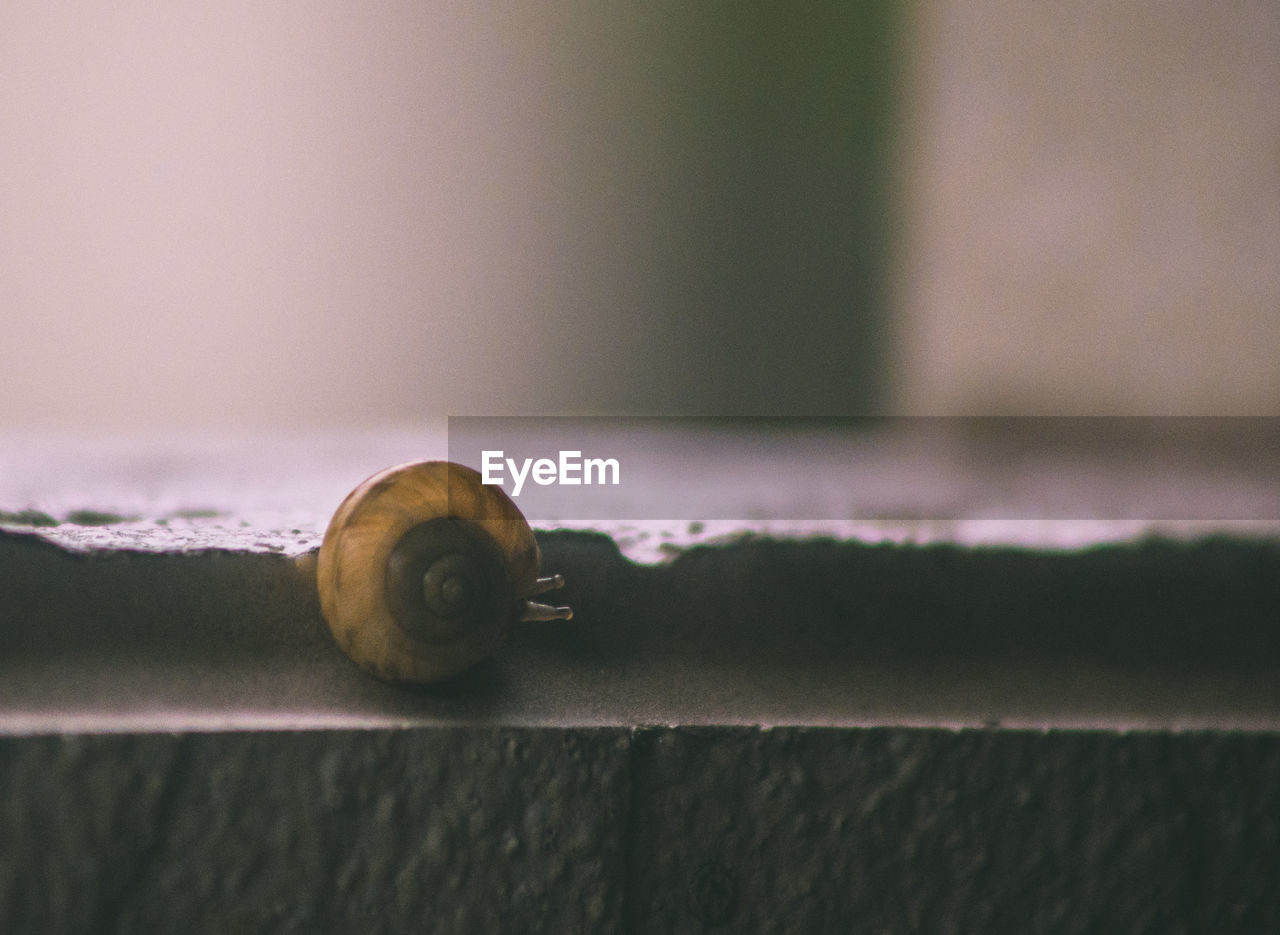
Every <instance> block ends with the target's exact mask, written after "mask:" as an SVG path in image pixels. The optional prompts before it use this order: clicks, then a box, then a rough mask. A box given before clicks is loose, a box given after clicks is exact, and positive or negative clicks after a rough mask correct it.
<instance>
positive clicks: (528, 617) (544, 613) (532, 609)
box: [520, 601, 573, 623]
mask: <svg viewBox="0 0 1280 935" xmlns="http://www.w3.org/2000/svg"><path fill="white" fill-rule="evenodd" d="M572 619H573V609H572V608H569V607H552V606H551V605H550V604H539V603H537V602H535V601H525V602H524V607H523V608H522V609H521V611H520V622H521V623H541V622H542V621H544V620H572Z"/></svg>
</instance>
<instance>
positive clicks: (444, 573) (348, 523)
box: [316, 461, 573, 683]
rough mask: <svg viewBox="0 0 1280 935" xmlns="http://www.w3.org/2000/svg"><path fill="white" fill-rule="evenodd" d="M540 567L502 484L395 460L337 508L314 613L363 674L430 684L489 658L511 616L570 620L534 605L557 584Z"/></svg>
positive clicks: (321, 558)
mask: <svg viewBox="0 0 1280 935" xmlns="http://www.w3.org/2000/svg"><path fill="white" fill-rule="evenodd" d="M541 560H542V554H541V552H540V551H539V549H538V543H537V540H535V539H534V537H533V530H532V529H530V528H529V524H528V522H526V521H525V518H524V516H523V514H521V512H520V510H519V508H518V507H517V506H516V505H515V503H513V502H512V500H511V498H510V497H508V496H507V495H506V494H505V493H504V492H503V491H502V489H501V488H500V487H496V486H493V485H486V484H483V483H481V479H480V475H479V474H478V473H477V472H476V471H473V470H472V469H471V468H468V467H464V466H463V465H460V464H454V463H452V462H449V461H417V462H412V463H409V464H401V465H398V466H396V467H391V468H387V469H386V470H384V471H381V472H379V473H377V474H375V475H373V476H372V477H370V478H369V479H368V480H366V481H365V482H364V483H362V484H361V485H360V486H358V487H357V488H356V489H355V490H353V491H351V493H350V494H348V495H347V498H346V499H345V500H343V501H342V504H341V505H340V506H339V507H338V510H337V512H336V513H334V515H333V519H332V520H331V521H330V523H329V528H328V530H327V531H326V532H325V536H324V541H323V543H322V544H321V546H320V552H319V555H318V556H317V560H316V584H317V587H318V589H319V592H320V610H321V613H322V614H323V616H324V619H325V622H326V623H328V625H329V630H330V631H331V632H332V633H333V637H334V639H335V640H336V641H337V643H338V645H339V646H340V647H341V648H342V649H343V651H344V652H346V654H347V655H348V656H350V657H351V658H352V659H353V660H354V661H355V662H356V663H358V664H359V665H360V666H361V667H362V668H364V669H366V670H367V671H369V672H371V673H373V674H374V675H376V676H378V677H379V678H382V679H385V680H387V681H391V682H413V683H427V682H435V681H439V680H441V679H446V678H448V677H450V676H452V675H456V674H457V673H459V672H462V671H464V670H465V669H468V668H470V667H471V666H472V665H474V664H475V663H477V662H479V661H480V660H481V659H484V658H486V657H488V656H490V655H492V654H493V652H494V651H495V650H496V649H497V648H498V646H499V645H501V643H502V642H503V640H504V639H505V638H506V636H507V634H508V633H509V631H510V630H511V628H512V626H513V625H514V624H515V623H517V622H518V621H534V620H568V619H570V618H571V617H572V615H573V612H572V611H571V610H570V609H569V608H568V607H551V606H548V605H545V604H538V603H535V602H534V601H532V600H531V598H533V597H535V596H537V595H538V594H542V593H544V592H546V591H550V590H553V589H555V588H559V587H562V586H563V585H564V578H563V577H562V576H560V575H552V576H550V577H544V578H540V577H538V571H539V565H540V564H541Z"/></svg>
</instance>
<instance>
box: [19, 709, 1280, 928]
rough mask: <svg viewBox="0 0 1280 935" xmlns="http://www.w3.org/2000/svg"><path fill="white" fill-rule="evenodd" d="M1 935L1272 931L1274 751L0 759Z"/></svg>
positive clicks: (987, 745) (300, 740) (279, 742)
mask: <svg viewBox="0 0 1280 935" xmlns="http://www.w3.org/2000/svg"><path fill="white" fill-rule="evenodd" d="M0 803H3V804H2V805H0V842H3V843H2V844H0V926H3V928H4V930H5V931H41V932H48V933H61V932H68V933H69V932H77V933H78V932H84V931H104V932H110V931H173V930H178V929H182V930H184V931H191V932H226V931H236V932H246V933H252V932H271V933H283V932H315V931H361V932H403V931H414V930H428V931H432V932H439V933H451V932H476V931H547V932H564V931H592V932H603V933H608V932H620V933H621V932H629V933H644V932H653V933H686V932H687V933H703V932H708V931H736V932H798V931H802V932H845V931H850V930H858V931H877V932H920V931H927V932H971V931H982V932H1016V933H1022V932H1048V931H1052V932H1062V933H1071V932H1082V933H1083V932H1097V931H1123V932H1153V933H1154V932H1195V931H1206V932H1215V933H1235V932H1239V933H1257V932H1268V931H1275V930H1276V929H1277V927H1280V735H1275V734H1263V735H1257V734H1254V735H1244V734H1231V733H1208V734H1203V733H1183V734H1170V733H1143V732H1138V733H1123V734H1122V733H1114V732H1061V731H1054V732H1048V733H1042V732H1029V731H1011V730H966V731H958V732H953V731H945V730H922V729H901V728H877V729H838V730H831V729H814V728H780V729H775V730H757V729H729V728H714V729H690V728H683V729H646V730H638V731H637V730H626V729H618V728H614V729H582V728H576V729H547V728H539V729H511V728H503V729H474V728H471V729H439V728H430V729H414V730H389V731H388V730H374V731H354V732H343V731H338V732H333V731H308V732H301V733H270V732H266V733H248V734H246V733H213V734H187V735H176V736H174V735H160V734H148V735H133V736H129V735H102V734H95V735H87V736H86V735H66V734H63V735H55V736H47V737H25V738H15V737H9V738H0Z"/></svg>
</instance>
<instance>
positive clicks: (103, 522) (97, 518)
mask: <svg viewBox="0 0 1280 935" xmlns="http://www.w3.org/2000/svg"><path fill="white" fill-rule="evenodd" d="M135 519H137V517H135V516H121V515H120V514H118V513H102V512H100V511H98V510H72V511H71V512H70V513H68V514H67V520H66V521H67V522H68V523H73V524H75V525H76V526H113V525H115V524H116V523H128V522H132V521H133V520H135Z"/></svg>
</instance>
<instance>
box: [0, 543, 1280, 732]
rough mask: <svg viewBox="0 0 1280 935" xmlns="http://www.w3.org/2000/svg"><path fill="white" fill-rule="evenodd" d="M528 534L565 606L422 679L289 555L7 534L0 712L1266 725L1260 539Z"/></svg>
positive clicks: (310, 723) (606, 721) (35, 720)
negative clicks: (360, 650) (434, 681)
mask: <svg viewBox="0 0 1280 935" xmlns="http://www.w3.org/2000/svg"><path fill="white" fill-rule="evenodd" d="M540 541H541V543H542V545H543V548H544V552H545V556H546V561H547V563H548V566H549V567H554V568H556V569H558V570H562V571H563V572H564V573H565V574H566V575H567V576H568V578H569V581H570V584H569V586H568V587H567V588H566V589H565V591H564V596H565V598H566V600H568V601H570V602H571V603H572V604H573V606H574V607H575V608H576V609H577V616H576V617H575V619H574V620H573V621H571V622H570V623H567V624H563V623H558V624H542V625H532V626H530V627H528V628H526V629H523V630H521V631H519V632H518V633H517V634H516V636H515V638H514V639H513V640H512V641H511V642H510V644H508V646H507V647H505V648H504V650H503V651H502V652H501V653H500V654H499V655H498V657H497V658H496V659H494V660H492V661H490V662H487V663H485V664H483V665H481V666H480V667H478V668H477V669H475V670H473V671H472V672H470V673H468V674H466V675H464V676H462V677H461V678H459V679H457V680H455V681H454V682H452V683H449V684H446V685H443V686H438V687H435V688H428V689H417V690H415V689H406V688H397V687H392V686H388V685H383V684H382V683H379V682H377V681H376V680H374V679H372V678H370V677H368V676H367V675H365V674H364V673H363V672H362V671H360V670H359V669H357V668H356V667H355V666H354V665H353V664H351V663H350V662H349V661H348V660H347V659H346V657H345V656H343V655H342V654H341V653H340V652H339V651H338V650H337V649H336V647H335V646H334V644H333V642H332V640H331V638H330V637H329V634H328V631H327V629H326V628H325V627H324V624H323V621H322V620H321V619H320V617H319V613H318V609H317V607H316V599H315V595H314V587H313V584H312V579H311V578H310V576H309V575H308V573H307V572H308V571H309V569H308V568H307V567H306V565H305V559H304V562H303V563H301V564H300V563H299V562H298V561H295V560H291V559H287V558H283V557H280V556H275V555H269V554H268V555H261V554H250V555H243V554H234V553H216V552H215V553H201V554H182V555H151V554H121V553H95V554H90V555H81V554H72V553H68V552H65V551H63V550H61V549H58V548H57V547H54V546H51V545H49V544H47V543H45V542H43V541H40V540H39V539H37V538H34V537H30V536H15V535H0V567H3V568H4V570H5V579H6V580H5V584H4V586H3V588H0V618H2V619H4V620H5V621H6V626H5V627H4V629H3V631H2V632H0V649H3V657H2V658H0V729H3V730H7V731H18V732H30V731H36V732H42V731H48V730H64V729H65V730H139V729H142V730H146V729H153V730H190V729H222V728H237V727H238V728H251V729H258V728H281V727H288V728H294V727H342V726H380V725H381V726H389V725H395V724H404V725H408V724H416V725H431V724H459V723H465V724H502V725H511V726H519V725H525V726H536V725H554V726H574V725H618V726H631V725H636V724H640V725H645V724H748V725H750V724H765V725H777V724H818V725H869V724H916V725H930V724H933V725H945V726H965V725H968V726H981V725H988V724H1006V725H1010V726H1030V727H1044V726H1075V727H1082V726H1093V727H1117V728H1131V727H1148V728H1175V729H1194V728H1203V727H1224V728H1249V729H1266V730H1274V729H1276V727H1277V725H1280V693H1278V692H1276V691H1275V674H1276V672H1277V671H1280V628H1277V627H1276V626H1275V623H1274V620H1275V616H1274V611H1275V608H1276V607H1278V606H1280V545H1277V544H1275V543H1271V542H1268V541H1237V540H1232V539H1225V538H1221V539H1208V540H1202V541H1195V542H1190V543H1183V542H1169V541H1160V540H1156V541H1146V542H1140V543H1134V544H1127V545H1111V546H1106V547H1099V548H1095V549H1091V550H1085V551H1079V552H1037V551H1028V550H1019V549H966V548H961V547H958V546H947V545H931V546H898V545H865V544H859V543H840V542H834V541H803V542H786V541H773V540H761V541H748V542H743V543H739V544H737V545H735V546H723V547H718V548H706V549H693V550H690V551H688V552H686V553H685V554H683V555H681V556H680V557H678V558H677V559H675V560H674V561H672V562H670V563H668V564H665V565H658V566H646V565H636V564H634V563H631V562H629V561H627V560H625V559H624V558H623V557H622V556H621V555H620V554H619V553H618V551H617V548H616V547H615V546H614V545H613V543H612V541H611V540H610V539H608V537H605V536H599V535H590V534H586V533H573V532H563V531H562V532H555V533H543V534H541V535H540Z"/></svg>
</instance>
